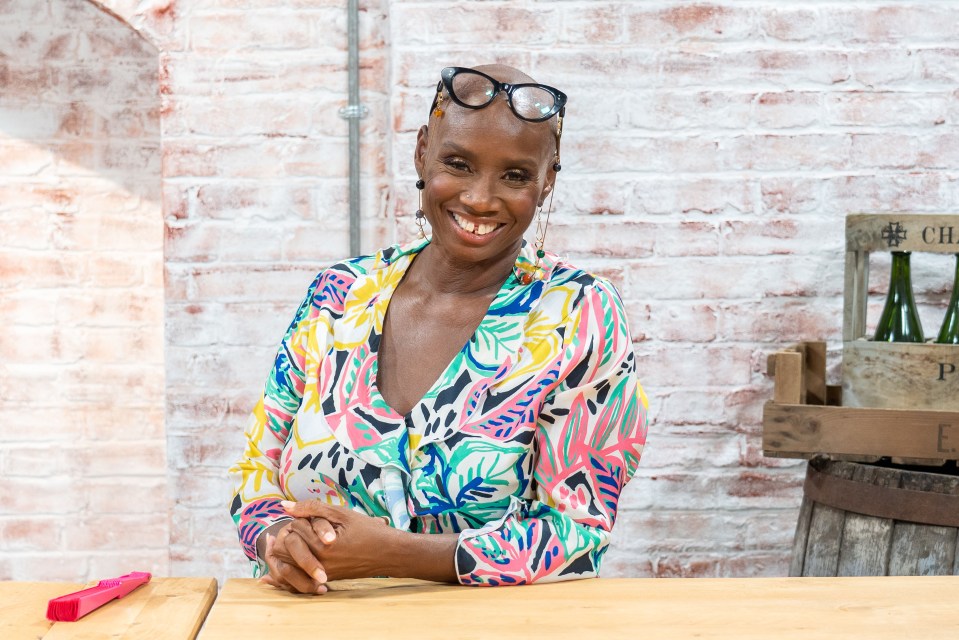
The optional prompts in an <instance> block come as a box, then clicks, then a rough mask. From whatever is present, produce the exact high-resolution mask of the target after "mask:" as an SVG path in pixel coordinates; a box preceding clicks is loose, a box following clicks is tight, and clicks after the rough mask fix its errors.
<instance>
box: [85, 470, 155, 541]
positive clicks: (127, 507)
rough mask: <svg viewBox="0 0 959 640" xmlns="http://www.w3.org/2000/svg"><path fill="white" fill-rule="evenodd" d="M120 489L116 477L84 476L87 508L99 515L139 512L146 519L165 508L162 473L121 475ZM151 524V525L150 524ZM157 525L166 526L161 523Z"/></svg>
mask: <svg viewBox="0 0 959 640" xmlns="http://www.w3.org/2000/svg"><path fill="white" fill-rule="evenodd" d="M122 482H123V485H122V490H118V487H117V480H116V479H115V478H113V479H105V480H102V479H98V478H87V479H85V480H84V483H85V485H86V487H85V488H86V492H87V500H88V502H87V509H88V510H89V511H90V512H92V513H96V514H103V515H125V514H126V515H133V514H142V515H143V516H144V517H146V519H147V520H154V521H155V520H158V514H165V513H166V510H167V508H168V506H167V502H168V498H167V480H166V478H165V477H164V476H156V477H149V476H146V477H142V478H140V477H129V476H127V477H124V478H123V481H122ZM154 526H155V525H154ZM161 528H164V529H165V528H166V525H162V527H161Z"/></svg>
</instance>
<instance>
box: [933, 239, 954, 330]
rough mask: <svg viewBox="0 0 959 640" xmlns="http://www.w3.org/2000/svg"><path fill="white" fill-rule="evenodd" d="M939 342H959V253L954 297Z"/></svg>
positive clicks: (950, 301) (950, 302)
mask: <svg viewBox="0 0 959 640" xmlns="http://www.w3.org/2000/svg"><path fill="white" fill-rule="evenodd" d="M936 342H938V343H939V344H959V253H957V254H956V277H955V279H954V280H953V282H952V299H951V300H949V306H948V307H947V308H946V317H945V319H944V320H943V321H942V328H941V329H939V337H938V338H936Z"/></svg>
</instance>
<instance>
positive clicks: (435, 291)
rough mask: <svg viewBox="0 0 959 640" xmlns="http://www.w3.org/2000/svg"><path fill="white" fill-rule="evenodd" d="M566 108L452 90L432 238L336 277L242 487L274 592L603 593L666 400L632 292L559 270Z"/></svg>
mask: <svg viewBox="0 0 959 640" xmlns="http://www.w3.org/2000/svg"><path fill="white" fill-rule="evenodd" d="M501 96H502V98H503V99H501ZM565 101H566V96H565V95H564V94H562V93H561V92H559V91H557V90H556V89H553V88H552V87H548V86H546V85H538V84H535V83H534V82H533V80H532V79H531V78H529V77H527V76H526V75H524V74H522V73H521V72H519V71H517V70H516V69H513V68H511V67H505V66H499V65H489V66H483V67H478V68H476V69H464V68H459V67H451V68H447V69H444V70H443V72H442V79H441V81H440V83H439V85H438V86H437V94H436V97H435V99H434V104H433V107H431V112H430V119H429V124H428V126H424V127H422V128H421V129H420V131H419V135H418V138H417V143H416V150H415V154H414V163H415V166H416V171H417V173H418V174H419V176H420V180H419V181H418V182H417V187H418V188H419V190H420V210H419V211H417V221H418V223H419V224H420V225H421V229H422V225H423V219H424V218H425V219H426V220H427V221H428V222H429V224H430V226H431V228H432V237H430V238H425V237H423V238H421V239H420V240H419V241H418V242H414V243H412V244H410V245H407V246H402V247H400V246H397V247H391V248H389V249H386V250H384V251H381V252H379V253H377V254H375V255H372V256H365V257H360V258H355V259H353V260H350V261H347V262H344V263H341V264H338V265H335V266H333V267H330V268H329V269H326V270H324V271H323V272H321V273H320V274H319V276H317V278H316V280H315V281H314V282H313V284H312V285H311V286H310V289H309V292H308V293H307V296H306V299H305V300H304V301H303V303H302V304H301V306H300V308H299V310H298V311H297V313H296V316H295V318H294V320H293V323H292V324H291V325H290V328H289V330H288V331H287V333H286V335H285V337H284V339H283V342H282V344H281V346H280V349H279V353H278V355H277V357H276V362H275V365H274V367H273V371H272V373H271V375H270V377H269V380H268V382H267V386H266V391H265V393H264V395H263V398H262V399H261V401H260V402H259V404H257V406H256V408H255V410H254V412H253V417H252V420H251V424H250V427H249V428H248V429H247V431H246V438H247V445H246V452H245V454H244V455H243V457H242V458H241V459H240V460H239V461H238V462H237V463H236V465H235V466H234V467H233V468H232V469H231V474H232V476H233V478H234V480H235V484H236V494H235V496H234V499H233V503H232V507H231V512H232V515H233V519H234V521H235V523H236V525H237V527H238V529H239V535H240V540H241V542H242V544H243V546H244V548H245V550H246V554H247V556H248V557H249V558H250V559H251V560H252V561H253V562H254V574H255V575H264V574H266V577H264V581H266V582H269V583H270V584H273V585H275V586H278V587H281V588H284V589H288V590H290V591H294V592H302V593H323V592H325V591H326V582H327V581H328V580H335V579H341V578H357V577H371V576H383V575H386V576H394V577H413V578H422V579H428V580H436V581H446V582H456V581H459V582H461V583H463V584H483V585H506V584H524V583H529V582H534V581H547V580H564V579H570V578H578V577H591V576H595V575H596V574H597V572H598V569H599V563H600V558H601V556H602V554H603V552H604V551H605V550H606V548H607V546H608V543H609V534H610V530H611V528H612V525H613V520H614V518H615V514H616V506H617V501H618V497H619V494H620V491H621V489H622V487H623V485H624V484H625V483H626V481H627V480H628V479H629V477H630V476H631V475H632V473H633V471H634V470H635V468H636V464H637V463H638V461H639V456H640V453H641V451H642V446H643V443H644V442H645V413H646V399H645V396H644V395H643V392H642V390H641V388H640V387H639V384H638V382H637V381H636V378H635V368H636V367H635V360H634V356H633V350H632V344H631V339H630V336H629V330H628V327H627V324H626V318H625V314H624V312H623V307H622V303H621V301H620V299H619V296H618V294H617V293H616V292H615V290H614V289H613V287H612V285H611V284H610V283H609V282H607V281H605V280H603V279H602V278H598V277H595V276H592V275H590V274H588V273H586V272H584V271H582V270H579V269H576V268H574V267H572V266H571V265H569V264H568V263H566V262H564V261H562V260H560V259H559V258H557V256H555V255H553V254H549V253H546V252H545V251H543V250H542V241H543V239H544V235H545V221H544V220H542V219H541V216H542V207H543V205H544V203H545V201H546V198H547V197H549V196H551V195H552V191H553V186H554V184H555V181H556V174H557V172H558V171H559V170H560V165H559V143H560V137H561V134H562V117H563V114H564V105H565ZM537 209H539V216H540V219H539V220H538V224H537V231H538V232H537V249H535V250H534V249H533V248H531V247H529V246H527V245H526V244H525V243H524V241H523V234H524V233H525V232H526V231H527V230H528V229H529V227H530V225H531V224H532V222H533V219H534V217H537ZM294 501H297V502H294Z"/></svg>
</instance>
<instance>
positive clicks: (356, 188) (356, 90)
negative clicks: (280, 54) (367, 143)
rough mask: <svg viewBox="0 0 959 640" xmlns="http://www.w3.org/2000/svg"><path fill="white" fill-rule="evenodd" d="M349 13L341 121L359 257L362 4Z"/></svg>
mask: <svg viewBox="0 0 959 640" xmlns="http://www.w3.org/2000/svg"><path fill="white" fill-rule="evenodd" d="M346 12H347V22H346V30H347V50H348V54H349V61H348V68H347V74H348V77H349V100H348V102H347V105H346V107H344V108H342V109H340V117H341V118H345V119H347V120H349V122H350V255H351V256H356V255H359V253H360V118H362V117H363V116H365V115H366V113H367V109H366V107H364V106H363V105H361V104H360V24H359V23H360V8H359V1H358V0H348V1H347V4H346Z"/></svg>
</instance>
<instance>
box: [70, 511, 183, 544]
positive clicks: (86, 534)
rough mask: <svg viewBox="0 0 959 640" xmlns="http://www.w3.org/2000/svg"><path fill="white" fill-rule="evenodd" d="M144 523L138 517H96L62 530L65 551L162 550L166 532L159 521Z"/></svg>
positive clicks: (83, 519) (73, 523) (104, 515)
mask: <svg viewBox="0 0 959 640" xmlns="http://www.w3.org/2000/svg"><path fill="white" fill-rule="evenodd" d="M145 524H146V522H145V521H144V518H143V516H142V515H126V516H122V515H110V514H102V513H101V514H97V515H96V516H95V517H91V518H80V519H79V520H76V521H74V522H71V523H68V524H67V525H66V526H65V527H64V531H63V539H64V547H65V550H66V551H84V550H88V551H113V550H117V551H124V550H141V549H142V550H144V551H146V550H149V549H160V548H164V547H166V543H167V531H166V527H165V526H163V522H162V519H158V520H157V521H154V522H150V523H149V524H148V525H147V526H144V525H145Z"/></svg>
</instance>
